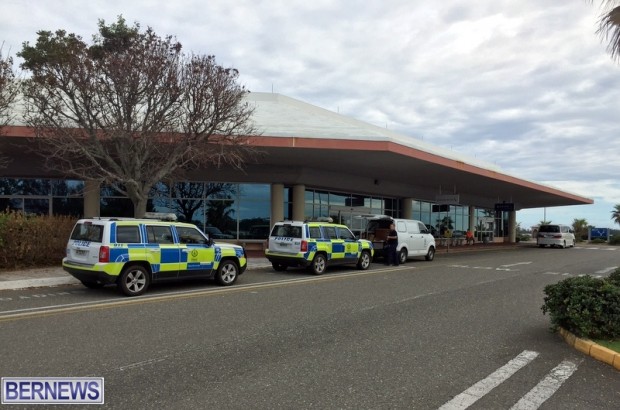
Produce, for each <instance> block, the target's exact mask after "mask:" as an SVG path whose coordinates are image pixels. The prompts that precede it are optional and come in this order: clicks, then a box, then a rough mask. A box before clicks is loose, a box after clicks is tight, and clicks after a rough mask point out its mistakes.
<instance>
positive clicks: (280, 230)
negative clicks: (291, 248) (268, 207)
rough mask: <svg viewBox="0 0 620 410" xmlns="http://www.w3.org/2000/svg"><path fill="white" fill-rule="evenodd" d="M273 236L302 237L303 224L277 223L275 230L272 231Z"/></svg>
mask: <svg viewBox="0 0 620 410" xmlns="http://www.w3.org/2000/svg"><path fill="white" fill-rule="evenodd" d="M271 236H280V237H284V238H301V226H292V225H276V226H274V227H273V231H271Z"/></svg>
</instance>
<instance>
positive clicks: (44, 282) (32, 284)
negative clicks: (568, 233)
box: [0, 243, 532, 290]
mask: <svg viewBox="0 0 620 410" xmlns="http://www.w3.org/2000/svg"><path fill="white" fill-rule="evenodd" d="M524 246H532V244H528V243H523V244H518V243H517V244H514V243H489V244H482V243H476V244H474V245H460V246H449V247H445V246H438V247H437V250H436V256H435V257H441V255H442V254H446V253H448V254H450V253H465V252H481V251H490V250H499V249H513V248H517V247H524ZM270 266H271V263H270V262H269V261H268V260H267V258H265V257H262V256H249V257H248V270H249V271H251V270H252V269H260V268H267V267H270ZM71 284H80V281H79V280H77V279H76V278H74V277H73V276H71V275H69V274H68V273H67V272H65V271H64V270H63V269H62V267H61V266H57V267H45V268H31V269H23V270H14V271H11V270H8V271H2V270H0V290H10V289H11V290H13V289H26V288H38V287H45V286H60V285H71Z"/></svg>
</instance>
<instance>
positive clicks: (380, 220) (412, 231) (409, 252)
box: [365, 215, 436, 263]
mask: <svg viewBox="0 0 620 410" xmlns="http://www.w3.org/2000/svg"><path fill="white" fill-rule="evenodd" d="M390 224H394V225H395V227H396V232H397V233H398V246H397V247H396V252H398V258H399V260H400V263H405V262H406V261H407V259H408V258H412V257H418V256H424V258H425V259H426V260H427V261H432V260H433V259H434V258H435V248H436V245H435V238H434V237H433V235H431V232H430V230H429V229H428V227H427V226H426V225H424V223H423V222H421V221H416V220H414V219H398V218H391V217H389V216H385V215H381V216H375V217H372V218H368V225H367V226H366V232H365V236H366V239H368V240H370V241H371V242H372V245H373V247H374V249H375V255H379V256H383V257H386V255H384V252H383V249H384V247H385V242H386V239H387V235H388V233H389V231H390Z"/></svg>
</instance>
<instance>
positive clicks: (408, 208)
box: [400, 198, 413, 219]
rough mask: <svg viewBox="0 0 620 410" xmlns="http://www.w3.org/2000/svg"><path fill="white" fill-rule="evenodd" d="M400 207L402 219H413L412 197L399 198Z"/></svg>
mask: <svg viewBox="0 0 620 410" xmlns="http://www.w3.org/2000/svg"><path fill="white" fill-rule="evenodd" d="M400 209H401V215H402V216H403V219H413V198H403V199H401V200H400Z"/></svg>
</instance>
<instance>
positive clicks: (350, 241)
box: [338, 227, 360, 259]
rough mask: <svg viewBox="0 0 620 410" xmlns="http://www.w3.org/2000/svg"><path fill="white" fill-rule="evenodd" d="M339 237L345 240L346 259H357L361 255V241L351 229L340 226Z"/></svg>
mask: <svg viewBox="0 0 620 410" xmlns="http://www.w3.org/2000/svg"><path fill="white" fill-rule="evenodd" d="M338 239H340V240H342V241H343V242H342V244H343V246H344V258H345V259H357V258H358V257H359V251H360V249H359V247H360V243H359V242H358V241H357V239H355V235H353V233H352V232H351V231H350V230H348V229H347V228H343V227H338Z"/></svg>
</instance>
